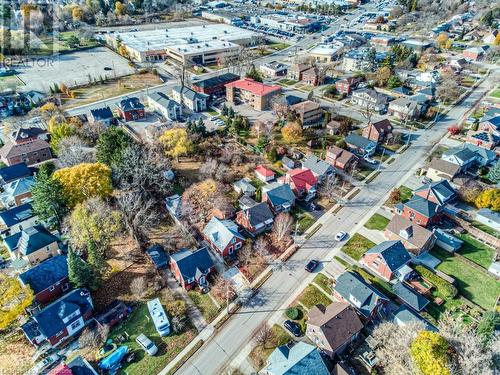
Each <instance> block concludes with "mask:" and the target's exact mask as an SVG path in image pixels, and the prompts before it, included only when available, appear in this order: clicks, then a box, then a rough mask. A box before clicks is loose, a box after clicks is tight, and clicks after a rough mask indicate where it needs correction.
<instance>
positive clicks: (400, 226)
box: [385, 215, 433, 248]
mask: <svg viewBox="0 0 500 375" xmlns="http://www.w3.org/2000/svg"><path fill="white" fill-rule="evenodd" d="M385 230H387V231H388V232H392V233H394V234H396V235H398V236H399V237H402V236H401V231H406V232H407V233H408V238H406V237H402V238H403V239H404V240H405V241H408V242H409V243H411V244H412V245H414V246H416V247H419V248H421V247H423V246H424V245H425V244H426V243H427V241H429V239H430V238H431V237H432V236H433V234H432V232H431V231H430V230H428V229H426V228H424V227H422V226H420V225H417V224H414V223H413V222H411V221H410V220H408V219H406V218H405V217H403V216H401V215H394V216H393V217H392V219H391V221H390V222H389V224H387V227H386V228H385Z"/></svg>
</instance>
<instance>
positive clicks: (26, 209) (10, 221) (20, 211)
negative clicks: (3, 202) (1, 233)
mask: <svg viewBox="0 0 500 375" xmlns="http://www.w3.org/2000/svg"><path fill="white" fill-rule="evenodd" d="M34 216H35V214H34V213H33V207H32V206H31V204H29V203H25V204H22V205H20V206H17V207H14V208H11V209H10V210H6V211H2V212H0V219H1V220H2V221H3V223H4V224H5V225H6V226H7V227H8V228H10V227H12V226H14V225H16V224H19V223H22V222H23V221H25V220H28V219H31V218H32V217H34Z"/></svg>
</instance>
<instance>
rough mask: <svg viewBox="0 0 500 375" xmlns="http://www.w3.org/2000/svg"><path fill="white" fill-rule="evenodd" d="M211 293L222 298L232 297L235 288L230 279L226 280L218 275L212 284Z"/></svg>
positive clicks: (234, 293)
mask: <svg viewBox="0 0 500 375" xmlns="http://www.w3.org/2000/svg"><path fill="white" fill-rule="evenodd" d="M211 293H212V294H213V295H214V296H215V297H217V298H219V299H224V298H226V297H227V296H229V298H233V297H235V296H236V289H235V288H234V284H233V282H232V281H231V280H227V279H225V278H224V277H222V276H221V275H218V276H217V277H216V279H215V281H214V283H213V285H212V289H211Z"/></svg>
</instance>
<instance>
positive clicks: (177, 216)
mask: <svg viewBox="0 0 500 375" xmlns="http://www.w3.org/2000/svg"><path fill="white" fill-rule="evenodd" d="M165 207H166V208H167V210H168V212H169V213H170V216H171V217H172V219H174V220H175V221H176V222H177V223H180V220H181V217H182V197H181V196H180V195H179V194H174V195H171V196H170V197H167V198H166V199H165Z"/></svg>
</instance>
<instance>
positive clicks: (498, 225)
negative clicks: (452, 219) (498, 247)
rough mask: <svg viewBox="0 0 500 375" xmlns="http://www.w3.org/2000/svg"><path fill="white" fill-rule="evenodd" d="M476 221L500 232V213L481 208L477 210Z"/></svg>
mask: <svg viewBox="0 0 500 375" xmlns="http://www.w3.org/2000/svg"><path fill="white" fill-rule="evenodd" d="M476 221H479V222H480V223H481V224H484V225H486V226H488V227H490V228H492V229H495V230H496V231H499V232H500V213H498V212H495V211H492V210H490V209H489V208H481V209H480V210H478V211H477V212H476Z"/></svg>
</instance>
